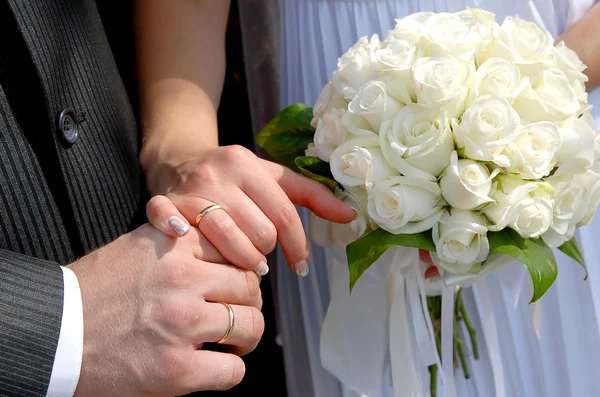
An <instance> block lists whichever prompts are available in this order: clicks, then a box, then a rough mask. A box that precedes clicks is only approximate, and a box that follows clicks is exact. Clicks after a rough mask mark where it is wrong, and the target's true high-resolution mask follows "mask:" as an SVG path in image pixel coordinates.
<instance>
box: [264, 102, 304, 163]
mask: <svg viewBox="0 0 600 397" xmlns="http://www.w3.org/2000/svg"><path fill="white" fill-rule="evenodd" d="M312 117H313V111H312V108H311V107H310V106H307V105H304V104H301V103H297V104H294V105H291V106H288V107H287V108H285V109H283V110H282V111H281V112H279V114H278V115H277V116H275V118H274V119H273V120H271V121H270V122H269V123H268V124H267V125H266V126H265V127H264V128H263V129H262V130H261V131H260V132H259V133H258V135H257V136H256V144H257V145H258V146H260V147H261V148H263V149H264V150H265V151H266V152H267V153H268V154H269V155H270V156H271V157H273V159H274V160H275V161H277V162H278V163H279V164H282V165H285V166H286V167H288V168H291V169H293V170H294V171H296V172H298V171H299V170H298V168H297V167H296V163H295V160H296V157H299V156H304V154H305V151H306V148H307V147H308V144H309V143H311V142H312V141H313V137H314V135H315V129H314V128H313V127H312V126H311V125H310V120H311V119H312Z"/></svg>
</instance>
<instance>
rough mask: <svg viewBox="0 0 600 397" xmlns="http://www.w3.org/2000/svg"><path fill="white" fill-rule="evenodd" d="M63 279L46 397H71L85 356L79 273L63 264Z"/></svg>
mask: <svg viewBox="0 0 600 397" xmlns="http://www.w3.org/2000/svg"><path fill="white" fill-rule="evenodd" d="M62 271H63V280H64V298H63V299H64V301H63V313H62V321H61V326H60V335H59V337H58V346H57V347H56V356H55V357H54V366H53V367H52V375H51V376H50V384H49V385H48V392H47V393H46V397H72V396H73V394H74V393H75V388H76V387H77V382H78V381H79V373H80V371H81V360H82V358H83V305H82V302H81V290H80V289H79V282H78V281H77V276H75V273H73V271H72V270H71V269H68V268H66V267H64V266H63V267H62Z"/></svg>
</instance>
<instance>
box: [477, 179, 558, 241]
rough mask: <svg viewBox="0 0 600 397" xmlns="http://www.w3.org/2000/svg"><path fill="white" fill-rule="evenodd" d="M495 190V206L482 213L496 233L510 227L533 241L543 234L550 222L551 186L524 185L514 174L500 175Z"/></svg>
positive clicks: (531, 183)
mask: <svg viewBox="0 0 600 397" xmlns="http://www.w3.org/2000/svg"><path fill="white" fill-rule="evenodd" d="M496 180H497V181H498V185H497V190H496V192H495V193H494V194H493V195H492V199H494V200H495V201H496V204H492V205H490V206H489V207H487V208H485V209H484V210H483V213H484V214H485V215H486V216H487V217H488V219H489V220H490V221H492V222H493V225H490V226H488V229H489V230H490V231H493V232H496V231H499V230H502V229H504V228H505V227H507V226H508V227H510V228H511V229H513V230H515V231H517V232H518V233H519V234H520V235H521V237H523V238H536V237H539V236H541V235H542V234H544V233H546V231H547V230H548V228H549V227H550V222H552V219H553V209H552V205H553V199H552V195H551V191H552V187H550V185H548V184H547V183H544V182H527V181H524V180H522V179H521V178H520V177H518V176H516V175H499V176H498V177H496Z"/></svg>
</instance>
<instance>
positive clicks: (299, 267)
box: [294, 259, 308, 277]
mask: <svg viewBox="0 0 600 397" xmlns="http://www.w3.org/2000/svg"><path fill="white" fill-rule="evenodd" d="M294 270H296V274H297V275H299V276H300V277H306V275H307V274H308V262H307V261H306V259H304V260H302V261H300V262H298V263H296V264H295V265H294Z"/></svg>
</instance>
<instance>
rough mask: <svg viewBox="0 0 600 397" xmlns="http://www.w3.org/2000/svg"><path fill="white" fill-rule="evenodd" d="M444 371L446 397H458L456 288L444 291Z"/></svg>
mask: <svg viewBox="0 0 600 397" xmlns="http://www.w3.org/2000/svg"><path fill="white" fill-rule="evenodd" d="M442 369H443V374H444V377H443V379H442V381H443V383H444V395H445V397H456V386H455V384H454V288H452V287H446V288H444V290H443V291H442Z"/></svg>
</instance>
